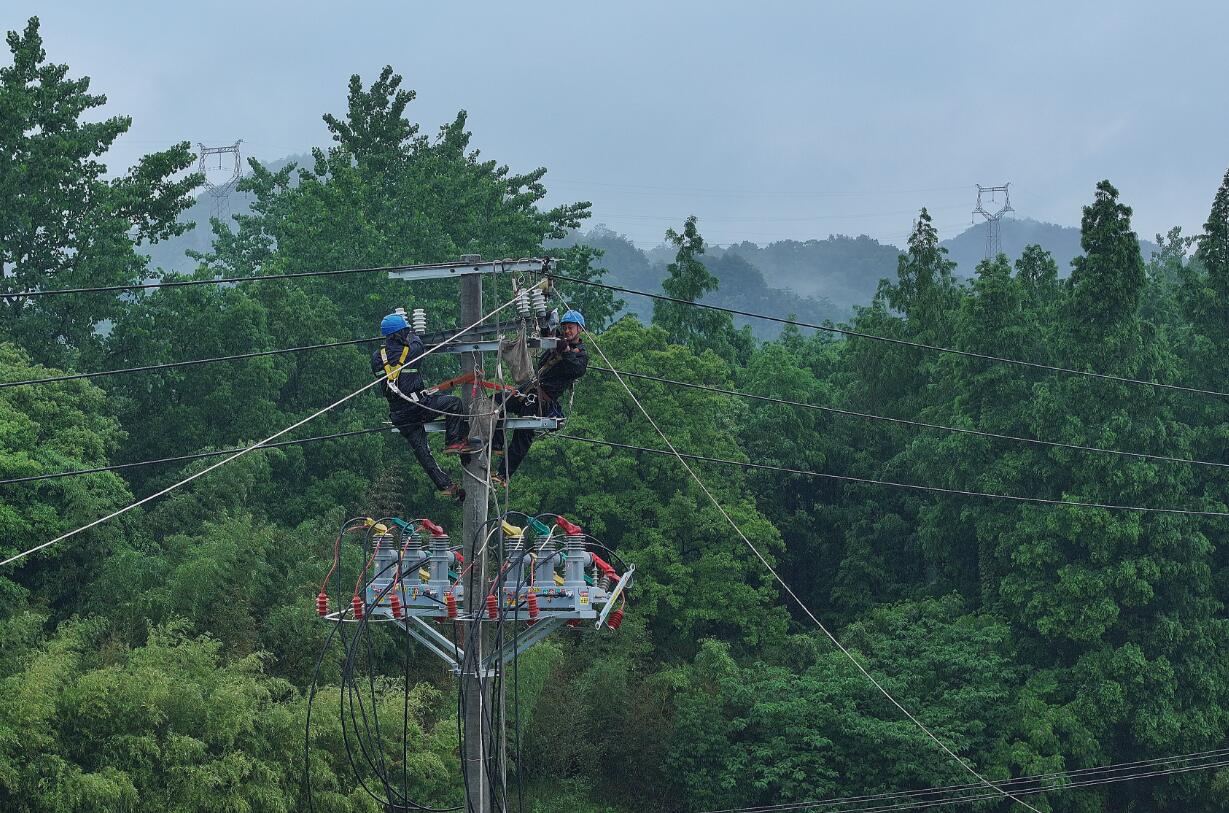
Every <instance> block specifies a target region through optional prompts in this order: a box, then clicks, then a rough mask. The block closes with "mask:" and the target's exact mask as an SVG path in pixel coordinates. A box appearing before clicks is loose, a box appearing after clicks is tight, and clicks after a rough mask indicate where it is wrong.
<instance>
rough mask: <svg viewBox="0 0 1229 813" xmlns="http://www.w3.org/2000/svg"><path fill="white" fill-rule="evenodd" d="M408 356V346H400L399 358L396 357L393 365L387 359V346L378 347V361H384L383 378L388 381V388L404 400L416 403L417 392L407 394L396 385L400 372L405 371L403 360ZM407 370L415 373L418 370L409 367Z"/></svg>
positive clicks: (417, 398)
mask: <svg viewBox="0 0 1229 813" xmlns="http://www.w3.org/2000/svg"><path fill="white" fill-rule="evenodd" d="M409 357H410V348H409V346H408V345H407V346H404V347H402V348H401V358H399V359H397V364H396V366H393V365H392V364H390V363H389V361H388V348H387V347H381V348H380V361H382V362H383V363H384V376H385V380H386V381H387V382H388V388H389V389H390V390H392V391H393V392H395V393H397V395H399V396H400V397H401V398H404V399H405V400H406V401H409V402H410V403H411V404H417V403H418V400H419V393H417V392H411V393H408V394H407V393H404V392H402V391H401V389H400V388H399V387H398V386H397V379H398V378H400V377H401V374H402V373H403V372H407V371H406V369H405V360H406V359H407V358H409ZM408 372H411V373H416V372H418V369H417V368H411V369H410V370H409V371H408Z"/></svg>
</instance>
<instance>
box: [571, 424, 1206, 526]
mask: <svg viewBox="0 0 1229 813" xmlns="http://www.w3.org/2000/svg"><path fill="white" fill-rule="evenodd" d="M555 437H559V438H564V439H566V440H576V441H580V442H582V443H592V444H596V445H599V446H610V447H612V448H615V449H627V450H628V451H634V452H648V453H649V454H658V455H665V456H666V457H672V456H681V457H684V458H686V459H688V460H696V461H699V462H701V463H717V464H719V465H723V466H739V467H741V468H744V469H759V470H763V471H779V472H784V473H786V474H799V475H803V476H805V477H822V478H824V479H828V480H841V481H844V482H848V483H861V484H863V485H872V486H885V487H887V488H900V489H907V490H910V491H929V492H933V493H936V494H946V495H949V496H954V497H977V498H981V499H987V500H1008V501H1010V502H1018V503H1029V504H1034V505H1054V506H1062V507H1067V508H1100V509H1104V510H1107V511H1137V512H1140V513H1150V514H1177V515H1180V516H1189V517H1217V518H1229V511H1196V510H1192V509H1186V508H1151V507H1147V506H1142V505H1117V504H1114V503H1100V502H1081V501H1077V500H1052V499H1047V498H1045V497H1022V496H1019V495H1017V494H996V493H994V492H992V491H967V490H965V489H959V488H945V487H944V486H927V485H918V484H917V483H898V482H895V481H892V480H876V479H873V478H870V477H854V476H853V475H849V474H829V473H827V472H822V471H808V470H807V469H795V468H790V467H788V466H770V465H768V464H766V463H750V462H747V461H744V460H728V459H726V458H722V457H710V456H708V455H700V454H689V453H687V452H678V451H674V450H668V449H653V448H649V447H646V446H633V445H632V444H630V443H616V442H615V441H612V440H599V439H597V438H586V437H581V436H579V435H565V434H562V433H559V434H556V435H555Z"/></svg>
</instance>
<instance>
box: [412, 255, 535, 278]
mask: <svg viewBox="0 0 1229 813" xmlns="http://www.w3.org/2000/svg"><path fill="white" fill-rule="evenodd" d="M549 267H550V261H549V260H546V259H538V258H528V259H521V260H486V261H481V260H479V261H476V262H467V261H464V260H462V261H460V262H455V263H438V264H434V265H419V266H415V267H413V268H407V269H405V270H402V271H389V272H388V278H389V279H403V280H410V281H415V280H424V279H445V278H447V277H460V276H462V275H469V274H513V273H521V274H542V273H545V272H546V271H547V269H548V268H549Z"/></svg>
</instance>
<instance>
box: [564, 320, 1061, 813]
mask: <svg viewBox="0 0 1229 813" xmlns="http://www.w3.org/2000/svg"><path fill="white" fill-rule="evenodd" d="M560 299H562V297H560ZM564 304H565V305H566V304H567V301H566V300H564ZM581 329H582V330H584V327H583V326H582V327H581ZM585 333H586V334H587V335H588V336H589V337H590V338H592V337H593V334H592V333H589V331H588V330H585ZM593 348H594V349H595V350H597V352H598V354H599V355H601V357H602V360H603V361H605V362H606V363H607V364H610V359H609V358H607V356H606V353H605V351H603V350H602V348H601V347H600V346H599V345H598V344H597V341H596V339H595V340H594V342H593ZM614 374H615V378H617V379H618V380H619V383H620V384H622V385H623V389H624V390H625V391H626V392H627V395H628V397H629V398H631V399H632V403H634V404H635V405H636V408H637V409H638V410H640V414H642V415H644V418H645V420H647V421H648V422H649V424H650V425H652V427H653V429H654V431H656V432H657V434H658V436H659V437H661V439H662V440H663V441H664V442H665V444H666V446H668V447H669V449H670V452H669V454H673V455H674V457H676V458H678V461H679V463H680V464H682V466H683V468H684V469H685V470H686V471H687V474H688V475H690V476H691V479H692V480H694V481H695V482H696V485H698V486H699V487H700V490H701V491H703V492H704V495H705V496H706V497H708V499H709V501H710V502H711V503H712V504H713V507H715V508H716V509H717V510H718V511H719V512H720V513H721V515H722V516H723V517H725V520H726V522H728V523H729V524H730V527H731V528H733V529H734V532H735V533H736V534H738V537H739V539H741V540H742V541H743V544H745V545H746V546H747V547H748V548H749V549H750V550H751V552H752V553H753V554H755V558H757V559H759V561H760V564H762V565H763V566H764V569H765V570H767V571H768V573H769V574H770V575H771V576H772V578H773V579H774V580H775V581H776V582H777V584H779V585H781V589H783V590H784V591H785V592H786V593H788V594H789V596H790V598H792V599H793V600H794V601H795V602H796V603H797V604H798V606H799V607H800V608H801V609H802V611H803V612H804V613H806V615H807V617H808V618H810V619H811V621H812V622H813V623H814V624H815V626H816V627H818V628H819V630H820V632H822V633H823V634H824V635H825V636H827V638H828V640H830V641H831V642H832V645H833V646H835V647H836V648H837V649H838V650H840V652H841V654H842V655H844V656H845V657H846V658H847V659H848V660H849V662H850V663H852V664H853V665H854V667H855V668H856V669H857V670H858V672H859V673H861V675H862V676H863V677H864V678H866V680H867V681H869V682H870V684H871V685H872V686H874V687H875V688H876V689H878V690H879V693H880V694H882V695H883V696H884V698H886V699H887V700H888V702H889V703H891V704H892V705H893V706H895V707H896V709H897V710H898V711H900V713H901V714H903V715H905V716H906V717H908V718H909V721H910V722H911V723H913V724H914V725H915V726H917V728H918V730H920V731H921V732H922V733H923V734H925V735H926V736H927V737H929V738H930V739H931V740H932V741H933V742H934V743H935V745H937V746H939V748H940V749H942V751H943V752H944V753H945V754H947V755H948V756H949V757H951V759H952V761H954V762H955V763H956V764H957V765H959V766H960V767H961V768H963V769H964V770H966V771H968V772H969V773H970V774H971V775H972V776H973V778H975V779H976V780H977V781H978V782H980V783H982V784H984V785H985V786H986V787H988V788H990V789H991V790H993V791H995V793H997V794H999V795H1002V796H1003V797H1004V798H1007V799H1011V800H1012V801H1013V802H1017V803H1019V804H1021V805H1023V806H1024V807H1027V808H1028V809H1029V810H1032V811H1033V813H1041V811H1039V810H1037V808H1035V807H1033V806H1032V805H1030V804H1029V803H1028V802H1025V801H1022V800H1021V799H1018V798H1016V797H1015V796H1013V795H1012V794H1011V793H1010V792H1008V791H1006V790H1003V789H1002V788H1000V787H998V786H997V785H995V784H994V783H993V782H991V781H990V780H989V779H986V777H984V776H982V775H981V774H980V773H978V771H977V769H976V768H974V767H973V766H972V765H971V764H969V762H967V761H966V760H963V759H961V758H960V757H959V756H958V755H957V754H956V752H955V751H953V750H952V749H951V748H950V747H948V745H947V743H945V742H943V740H941V739H939V737H937V736H936V735H935V734H934V733H933V732H931V730H930V729H929V728H927V727H926V724H925V723H923V722H922V721H921V720H919V719H918V718H917V717H915V716H914V715H913V713H912V712H910V711H909V709H907V708H905V706H904V705H903V704H902V703H901V702H900V701H899V700H897V699H896V698H895V697H894V696H893V695H892V693H891V692H889V691H888V690H887V688H886V687H885V686H884V685H883V684H882V683H880V682H879V681H878V680H877V679H876V678H875V676H874V675H872V674H871V673H870V672H869V671H868V670H867V668H866V667H865V666H863V665H862V663H861V662H860V661H859V660H858V659H857V658H855V657H854V655H853V653H852V652H850V651H849V650H848V649H846V648H845V645H844V644H842V643H841V641H840V639H838V638H837V637H836V635H834V634H833V633H832V632H831V631H830V630H829V629H828V628H827V627H826V626H825V625H824V623H823V622H822V621H820V620H819V617H818V616H816V615H815V613H813V612H811V608H810V607H808V606H807V605H806V603H805V602H804V601H803V600H802V599H800V598H799V597H798V594H797V593H795V592H794V591H793V588H791V587H790V586H789V584H788V583H787V582H786V581H785V579H783V578H781V574H779V573H778V572H777V570H776V568H774V567H773V566H772V564H771V563H769V561H768V559H767V558H766V557H765V556H764V554H763V553H761V552H760V549H759V548H758V547H756V545H755V543H754V542H752V541H751V540H750V539H748V538H747V535H746V534H744V533H743V531H742V528H740V527H739V526H738V523H737V522H735V521H734V518H733V517H731V516H730V514H729V512H727V511H726V510H725V507H724V506H722V504H721V503H720V502H719V501H718V500H717V498H716V497H715V496H713V493H712V492H711V491H709V490H708V486H707V485H705V484H704V481H703V480H701V479H700V477H699V475H697V474H696V473H695V471H693V470H692V468H691V466H689V465H687V461H686V460H685V459H684V458H683V456H682V455H681V454H679V451H678V449H676V448H674V444H673V443H671V442H670V438H669V437H667V436H666V433H665V432H663V431H662V429H661V427H660V426H658V425H657V421H655V420H653V416H652V415H650V414H649V411H648V410H647V409H645V408H644V404H642V403H640V399H639V398H637V397H636V393H634V392H633V391H632V388H631V387H629V386H628V385H627V382H626V381H624V380H623V378H622V377H621V376H620V375H619V373H618V371H617V370H616V371H614Z"/></svg>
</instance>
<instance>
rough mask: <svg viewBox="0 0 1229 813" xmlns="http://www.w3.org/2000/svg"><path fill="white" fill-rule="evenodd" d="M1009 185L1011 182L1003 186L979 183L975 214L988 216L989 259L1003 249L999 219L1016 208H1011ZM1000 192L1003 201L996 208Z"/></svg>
mask: <svg viewBox="0 0 1229 813" xmlns="http://www.w3.org/2000/svg"><path fill="white" fill-rule="evenodd" d="M1009 186H1011V184H1010V183H1005V184H1003V185H1002V186H982V185H981V184H978V185H977V207H976V208H975V209H973V214H974V215H981V216H982V217H984V218H986V259H987V260H991V259H994V258H995V257H997V256H998V255H999V254H1000V253H1001V252H1002V251H1003V241H1002V239H1001V238H1000V236H999V220H1000V219H1002V217H1003V215H1005V214H1007V213H1008V212H1014V211H1015V209H1013V208H1011V195H1010V193H1009V192H1008V191H1007V187H1009ZM1000 192H1001V193H1002V194H1003V203H1002V205H1001V206H998V208H997V209H996V208H995V206H997V205H998V196H999V193H1000ZM983 196H986V197H983ZM987 207H989V208H987Z"/></svg>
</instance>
